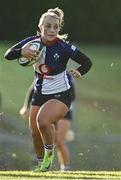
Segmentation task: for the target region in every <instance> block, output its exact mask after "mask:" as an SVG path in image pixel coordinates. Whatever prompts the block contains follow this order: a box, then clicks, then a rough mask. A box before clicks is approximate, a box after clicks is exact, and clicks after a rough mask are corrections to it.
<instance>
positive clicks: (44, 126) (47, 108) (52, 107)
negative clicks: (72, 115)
mask: <svg viewBox="0 0 121 180" xmlns="http://www.w3.org/2000/svg"><path fill="white" fill-rule="evenodd" d="M67 111H68V107H67V106H66V105H65V104H64V103H62V102H60V101H58V100H55V99H53V100H49V101H48V102H46V103H45V104H44V105H43V106H42V107H41V108H40V110H39V112H38V115H37V121H38V127H39V129H40V132H41V133H42V137H43V141H44V143H45V144H50V145H51V144H54V139H55V138H54V137H55V134H54V130H53V128H52V126H51V124H52V123H54V122H56V121H58V120H59V119H60V118H62V117H63V116H64V115H65V114H66V112H67Z"/></svg>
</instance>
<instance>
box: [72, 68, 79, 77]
mask: <svg viewBox="0 0 121 180" xmlns="http://www.w3.org/2000/svg"><path fill="white" fill-rule="evenodd" d="M70 73H71V74H72V76H73V77H74V78H80V77H81V74H80V72H79V71H78V70H76V69H71V70H70Z"/></svg>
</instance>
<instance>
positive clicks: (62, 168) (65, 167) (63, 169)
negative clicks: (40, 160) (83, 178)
mask: <svg viewBox="0 0 121 180" xmlns="http://www.w3.org/2000/svg"><path fill="white" fill-rule="evenodd" d="M69 169H70V165H69V164H66V165H65V164H61V165H60V171H66V170H69Z"/></svg>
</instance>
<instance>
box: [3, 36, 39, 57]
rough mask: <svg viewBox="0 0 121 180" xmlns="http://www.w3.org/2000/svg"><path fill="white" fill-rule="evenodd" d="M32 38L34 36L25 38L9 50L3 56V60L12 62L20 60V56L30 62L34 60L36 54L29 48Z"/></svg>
mask: <svg viewBox="0 0 121 180" xmlns="http://www.w3.org/2000/svg"><path fill="white" fill-rule="evenodd" d="M33 38H34V36H32V37H29V38H26V39H24V40H22V41H20V42H19V43H17V44H15V45H14V46H12V47H11V48H9V49H8V50H7V51H6V53H5V55H4V57H5V59H7V60H14V59H18V58H20V57H21V56H23V57H25V58H27V59H30V60H31V59H33V58H36V57H37V52H36V51H35V50H31V49H30V48H29V47H30V45H31V41H32V40H33ZM29 42H30V43H29Z"/></svg>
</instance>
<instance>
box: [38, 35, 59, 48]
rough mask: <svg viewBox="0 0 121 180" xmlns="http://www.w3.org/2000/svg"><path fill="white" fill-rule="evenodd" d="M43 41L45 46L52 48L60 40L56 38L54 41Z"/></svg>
mask: <svg viewBox="0 0 121 180" xmlns="http://www.w3.org/2000/svg"><path fill="white" fill-rule="evenodd" d="M41 40H42V42H43V44H45V45H47V46H51V45H53V44H54V43H56V42H57V41H58V38H57V37H56V38H55V39H54V40H53V41H47V40H46V39H44V38H43V37H42V38H41Z"/></svg>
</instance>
